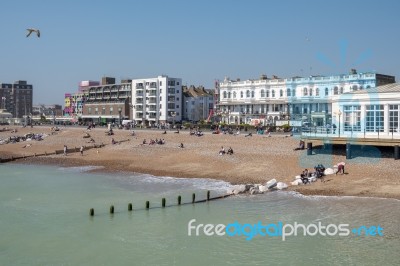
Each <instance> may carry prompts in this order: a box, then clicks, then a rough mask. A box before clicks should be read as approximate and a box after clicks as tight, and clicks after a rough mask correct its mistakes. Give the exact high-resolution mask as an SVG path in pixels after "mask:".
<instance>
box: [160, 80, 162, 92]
mask: <svg viewBox="0 0 400 266" xmlns="http://www.w3.org/2000/svg"><path fill="white" fill-rule="evenodd" d="M160 86H162V81H160ZM160 92H161V90H160Z"/></svg>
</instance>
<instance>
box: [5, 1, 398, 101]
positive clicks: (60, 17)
mask: <svg viewBox="0 0 400 266" xmlns="http://www.w3.org/2000/svg"><path fill="white" fill-rule="evenodd" d="M0 10H1V15H0V25H1V26H0V34H1V35H0V36H1V41H0V60H1V61H0V82H4V83H12V82H14V81H16V80H27V81H28V82H29V83H30V84H33V86H34V100H33V101H34V103H46V104H51V103H59V104H63V97H64V93H65V92H75V91H76V90H77V86H78V82H79V81H81V80H100V79H101V77H102V76H112V77H115V78H117V81H118V82H119V81H120V79H121V78H145V77H153V76H156V75H159V74H167V75H169V76H171V77H180V78H182V79H183V83H184V84H188V85H191V84H193V85H196V86H197V85H204V86H205V87H206V88H212V86H213V82H214V80H215V79H223V78H224V77H225V76H228V77H230V78H232V79H233V78H241V79H249V78H258V77H259V76H260V74H267V75H268V76H271V75H273V74H275V75H278V76H280V77H291V76H296V75H300V76H308V75H310V74H312V75H317V74H321V75H329V74H336V73H347V72H348V71H349V69H350V68H352V67H355V68H357V69H358V70H359V71H377V72H378V73H383V74H390V75H395V76H396V77H397V79H400V53H399V47H400V35H399V33H398V27H399V26H400V16H399V13H398V12H399V10H400V3H399V1H396V0H392V1H386V0H381V1H369V0H367V1H329V2H326V1H295V0H293V1H287V0H282V1H267V0H265V1H228V0H226V1H222V0H213V1H208V0H201V1H200V0H197V1H189V0H188V1H184V0H180V1H178V0H168V1H167V0H165V1H163V0H159V1H151V0H147V1H119V0H113V1H89V0H86V1H84V0H69V1H67V0H65V1H50V0H44V1H28V0H27V1H19V0H3V1H1V4H0ZM28 27H35V28H38V29H40V31H41V38H40V39H38V38H36V36H34V35H33V34H32V35H31V37H29V38H26V37H25V35H26V28H28Z"/></svg>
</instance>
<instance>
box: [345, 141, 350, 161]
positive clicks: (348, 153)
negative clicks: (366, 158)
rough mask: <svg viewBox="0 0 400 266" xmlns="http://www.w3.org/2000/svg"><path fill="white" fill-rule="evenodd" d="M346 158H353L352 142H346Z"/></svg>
mask: <svg viewBox="0 0 400 266" xmlns="http://www.w3.org/2000/svg"><path fill="white" fill-rule="evenodd" d="M346 159H351V144H350V143H346Z"/></svg>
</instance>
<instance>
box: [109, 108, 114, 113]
mask: <svg viewBox="0 0 400 266" xmlns="http://www.w3.org/2000/svg"><path fill="white" fill-rule="evenodd" d="M113 111H114V108H113V107H110V115H112V114H113Z"/></svg>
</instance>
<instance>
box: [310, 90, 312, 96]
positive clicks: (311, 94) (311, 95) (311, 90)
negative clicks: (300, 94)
mask: <svg viewBox="0 0 400 266" xmlns="http://www.w3.org/2000/svg"><path fill="white" fill-rule="evenodd" d="M310 96H313V89H312V88H310Z"/></svg>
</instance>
